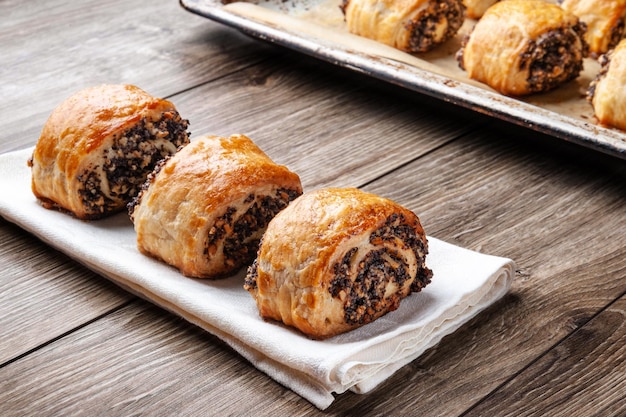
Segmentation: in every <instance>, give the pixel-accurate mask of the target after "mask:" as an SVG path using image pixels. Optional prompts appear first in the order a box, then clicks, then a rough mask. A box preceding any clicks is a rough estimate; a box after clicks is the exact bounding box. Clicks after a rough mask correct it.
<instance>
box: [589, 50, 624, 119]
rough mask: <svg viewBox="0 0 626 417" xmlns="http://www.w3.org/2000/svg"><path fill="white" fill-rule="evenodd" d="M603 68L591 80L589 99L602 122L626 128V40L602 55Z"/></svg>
mask: <svg viewBox="0 0 626 417" xmlns="http://www.w3.org/2000/svg"><path fill="white" fill-rule="evenodd" d="M600 64H601V65H602V66H601V69H600V72H599V74H598V75H597V76H596V78H595V79H594V80H593V81H592V82H591V84H590V86H589V90H588V92H587V99H588V100H589V101H590V102H591V105H592V106H593V111H594V113H595V116H596V118H597V119H598V121H599V122H600V123H601V124H604V125H607V126H613V127H617V128H619V129H623V130H626V92H625V91H624V86H625V85H626V40H622V41H621V42H620V43H618V44H617V46H616V47H615V49H613V50H611V51H609V53H607V54H605V55H602V56H601V57H600Z"/></svg>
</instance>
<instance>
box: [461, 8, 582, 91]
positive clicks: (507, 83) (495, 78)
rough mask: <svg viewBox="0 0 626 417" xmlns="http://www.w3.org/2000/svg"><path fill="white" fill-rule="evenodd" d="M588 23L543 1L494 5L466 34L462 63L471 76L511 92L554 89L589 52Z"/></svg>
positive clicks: (573, 74)
mask: <svg viewBox="0 0 626 417" xmlns="http://www.w3.org/2000/svg"><path fill="white" fill-rule="evenodd" d="M584 34H585V24H584V23H582V22H580V21H579V19H578V17H576V16H575V15H573V14H571V13H568V12H566V11H564V10H563V9H562V8H561V7H559V6H558V5H556V4H551V3H547V2H545V1H543V0H507V1H500V2H498V3H496V4H494V5H493V6H491V7H490V8H489V9H487V11H486V12H485V14H484V15H483V17H482V18H481V19H480V20H479V21H478V22H477V23H476V25H475V26H474V28H473V29H472V31H471V33H470V34H469V35H468V36H467V37H465V38H464V40H463V45H462V47H461V49H460V50H459V51H458V53H457V60H458V62H459V66H460V67H461V68H462V69H464V70H465V71H467V76H468V77H469V78H471V79H474V80H477V81H480V82H482V83H485V84H487V85H488V86H490V87H491V88H493V89H494V90H496V91H498V92H500V93H502V94H505V95H510V96H522V95H527V94H532V93H539V92H544V91H548V90H552V89H554V88H556V87H557V86H559V85H561V84H563V83H565V82H567V81H570V80H573V79H575V78H576V77H578V75H579V74H580V72H581V70H582V69H583V59H584V58H585V57H586V56H587V54H588V53H589V48H588V45H587V42H586V41H585V39H584Z"/></svg>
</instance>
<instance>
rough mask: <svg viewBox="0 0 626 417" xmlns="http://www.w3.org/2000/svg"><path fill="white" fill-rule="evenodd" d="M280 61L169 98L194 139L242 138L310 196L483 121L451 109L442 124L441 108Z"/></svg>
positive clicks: (395, 163)
mask: <svg viewBox="0 0 626 417" xmlns="http://www.w3.org/2000/svg"><path fill="white" fill-rule="evenodd" d="M285 57H286V61H287V62H289V64H284V63H282V62H278V61H273V62H271V63H267V64H264V65H263V66H254V67H250V68H248V69H245V70H242V71H240V72H236V73H234V74H232V75H231V76H228V77H224V78H222V79H220V80H216V82H213V83H210V84H207V85H204V86H199V87H198V88H195V89H193V90H191V91H189V92H185V93H183V94H181V95H180V96H176V97H175V99H176V102H177V103H178V104H177V105H178V107H179V108H180V109H181V111H184V113H185V114H187V115H188V118H189V120H190V122H191V127H190V130H191V131H192V136H196V135H204V134H217V135H222V136H227V135H230V134H233V133H243V134H246V135H248V136H249V137H250V138H251V139H253V140H254V141H255V142H256V143H257V144H258V145H259V146H260V147H261V148H262V149H263V150H264V151H265V152H267V153H268V155H270V157H272V158H274V159H275V160H276V162H278V163H281V164H285V165H287V166H289V168H291V169H292V170H293V171H295V172H297V173H298V174H299V175H300V177H301V179H302V182H303V184H304V187H305V189H314V188H319V187H324V186H343V187H346V186H348V187H349V186H352V187H356V186H360V185H362V184H365V183H367V182H369V181H373V180H374V179H376V178H378V177H379V176H382V175H384V174H386V173H388V172H390V171H392V170H394V169H395V168H397V167H399V166H402V165H403V164H405V163H407V162H409V161H411V160H413V159H415V158H418V157H419V156H420V155H423V154H424V153H427V152H429V151H431V150H433V149H436V148H437V147H439V146H442V145H444V144H445V143H446V142H448V141H450V140H453V139H455V138H456V137H458V136H460V135H462V134H464V133H467V132H470V131H471V130H472V129H476V128H477V127H478V126H481V125H483V124H485V123H486V119H485V118H483V117H481V116H477V115H476V114H474V113H470V112H468V111H463V110H458V109H456V110H458V113H457V114H456V123H450V120H449V118H448V117H447V116H446V112H447V111H450V110H451V109H452V106H450V105H447V104H446V103H442V102H438V101H436V100H432V99H429V98H428V97H422V96H416V95H414V94H409V93H408V92H407V91H405V90H401V89H399V88H397V87H394V86H390V85H388V84H383V83H381V82H378V81H376V80H372V79H370V78H367V77H364V76H359V75H355V74H352V73H348V72H338V71H336V69H335V68H332V67H330V66H329V65H327V64H324V63H320V62H318V61H316V60H313V59H311V58H307V57H302V56H300V55H296V54H293V53H291V54H290V53H287V52H286V53H285ZM294 97H297V98H298V99H297V100H294Z"/></svg>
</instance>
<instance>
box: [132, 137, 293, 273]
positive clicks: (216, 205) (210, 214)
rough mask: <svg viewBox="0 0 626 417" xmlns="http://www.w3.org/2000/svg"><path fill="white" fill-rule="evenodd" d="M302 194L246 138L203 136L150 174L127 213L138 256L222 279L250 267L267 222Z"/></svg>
mask: <svg viewBox="0 0 626 417" xmlns="http://www.w3.org/2000/svg"><path fill="white" fill-rule="evenodd" d="M300 194H302V185H301V183H300V178H299V177H298V175H297V174H295V173H293V172H291V171H290V170H289V169H287V168H286V167H285V166H282V165H278V164H276V163H274V162H273V161H272V160H271V159H270V158H269V157H268V156H267V155H266V154H265V153H264V152H263V151H262V150H261V149H260V148H259V147H258V146H257V145H255V144H254V143H253V142H252V140H250V139H249V138H248V137H246V136H244V135H233V136H230V137H228V138H223V137H219V136H203V137H199V138H196V139H194V140H193V141H192V142H191V143H190V144H189V145H187V146H186V147H184V148H183V149H181V150H180V152H178V153H177V154H176V155H174V156H172V157H171V158H168V159H167V160H165V161H163V162H162V163H161V164H160V165H159V166H158V167H157V168H156V169H155V171H154V173H153V174H151V175H150V176H149V178H148V180H147V181H146V184H145V186H144V187H143V189H142V191H141V192H140V194H139V195H138V196H137V198H136V199H135V200H134V201H133V202H132V203H131V204H129V213H130V216H131V220H132V221H133V223H134V227H135V231H136V232H137V247H138V249H139V250H140V251H141V252H142V253H144V254H147V255H149V256H153V257H155V258H157V259H161V260H163V261H165V262H166V263H168V264H170V265H172V266H175V267H176V268H178V269H179V270H180V271H181V272H182V273H183V274H184V275H186V276H190V277H197V278H220V277H223V276H225V275H228V274H230V273H233V272H235V271H237V270H238V269H241V268H242V267H244V266H248V265H249V264H251V263H252V261H253V260H254V257H255V255H256V251H257V248H258V244H259V239H260V237H261V235H262V234H263V232H264V231H265V228H266V227H267V224H268V222H269V221H270V219H271V218H272V217H274V216H275V215H276V213H278V212H279V211H280V210H282V209H284V208H285V207H286V206H287V205H288V204H289V202H290V201H291V200H293V199H295V198H296V197H297V196H299V195H300Z"/></svg>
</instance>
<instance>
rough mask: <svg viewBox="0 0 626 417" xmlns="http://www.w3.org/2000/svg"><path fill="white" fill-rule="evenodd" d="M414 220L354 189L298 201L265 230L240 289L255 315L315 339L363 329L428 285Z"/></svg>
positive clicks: (420, 238)
mask: <svg viewBox="0 0 626 417" xmlns="http://www.w3.org/2000/svg"><path fill="white" fill-rule="evenodd" d="M427 252H428V243H427V240H426V236H425V233H424V229H423V228H422V226H421V224H420V221H419V219H418V217H417V216H416V215H415V214H414V213H413V212H412V211H410V210H408V209H406V208H404V207H402V206H400V205H399V204H397V203H395V202H393V201H391V200H389V199H386V198H383V197H380V196H377V195H374V194H371V193H367V192H364V191H360V190H358V189H354V188H327V189H320V190H315V191H312V192H308V193H305V194H303V195H302V196H301V197H299V198H298V199H296V200H295V201H294V202H292V203H291V204H290V205H289V207H287V208H286V209H285V210H283V211H282V212H280V213H279V214H278V215H277V216H276V217H275V218H274V219H272V221H271V222H270V224H269V225H268V228H267V231H266V232H265V234H264V236H263V239H262V242H261V246H260V248H259V253H258V255H257V259H256V260H255V263H254V264H253V265H252V266H251V267H250V268H249V270H248V275H247V277H246V283H245V288H246V289H247V290H248V291H249V292H250V293H251V294H252V296H253V298H254V299H255V300H256V303H257V306H258V309H259V312H260V315H261V316H262V317H264V318H266V319H273V320H278V321H281V322H283V323H284V324H286V325H288V326H293V327H295V328H297V329H299V330H300V331H301V332H303V333H304V334H306V335H308V336H310V337H312V338H316V339H322V338H327V337H330V336H334V335H337V334H340V333H343V332H346V331H348V330H351V329H355V328H357V327H360V326H362V325H364V324H366V323H370V322H372V321H374V320H376V319H378V318H379V317H381V316H382V315H384V314H386V313H388V312H389V311H392V310H395V309H396V308H398V306H399V304H400V301H401V300H402V299H403V298H405V297H406V296H407V295H408V294H410V293H411V292H415V291H420V290H421V289H422V288H423V287H424V286H425V285H426V284H428V283H429V282H430V277H431V275H432V273H431V271H430V270H429V269H428V268H427V267H426V266H425V257H426V253H427Z"/></svg>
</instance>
